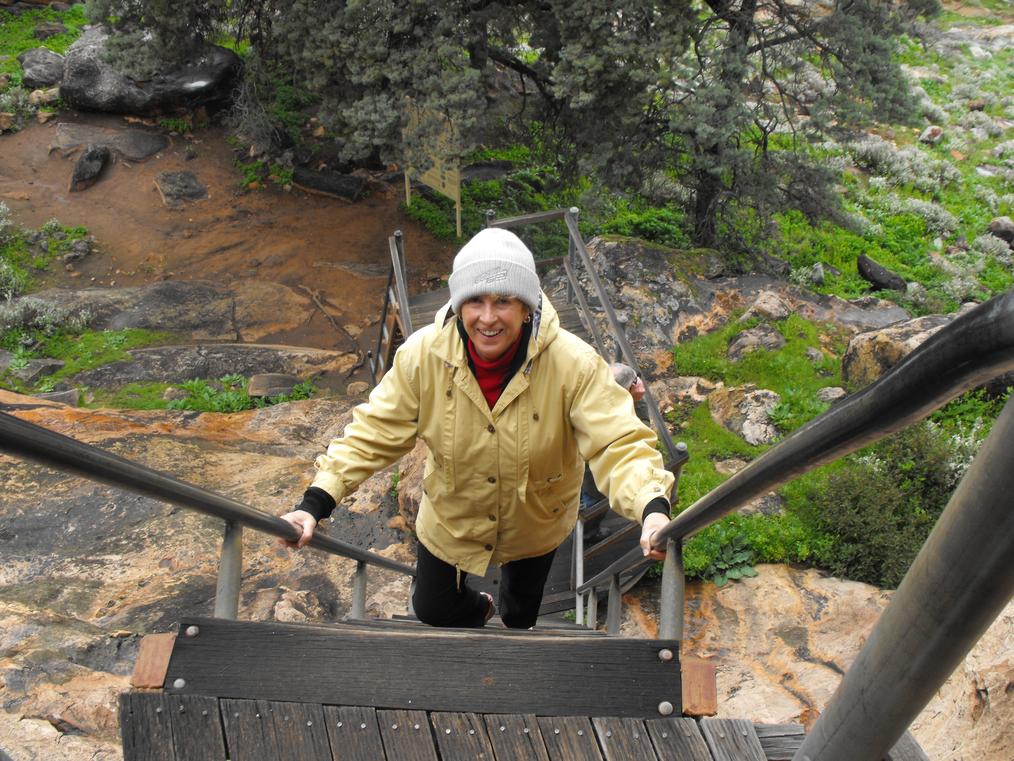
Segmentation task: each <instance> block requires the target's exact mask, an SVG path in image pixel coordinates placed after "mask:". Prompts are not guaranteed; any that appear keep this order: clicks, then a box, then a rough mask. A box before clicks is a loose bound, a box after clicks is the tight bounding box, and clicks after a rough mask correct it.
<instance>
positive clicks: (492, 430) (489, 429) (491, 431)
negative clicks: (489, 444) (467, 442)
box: [486, 423, 496, 433]
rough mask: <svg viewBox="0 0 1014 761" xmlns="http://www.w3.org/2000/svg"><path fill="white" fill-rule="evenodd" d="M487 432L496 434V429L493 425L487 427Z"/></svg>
mask: <svg viewBox="0 0 1014 761" xmlns="http://www.w3.org/2000/svg"><path fill="white" fill-rule="evenodd" d="M486 430H487V431H489V432H490V433H496V428H494V427H493V424H492V423H490V424H489V425H487V426H486Z"/></svg>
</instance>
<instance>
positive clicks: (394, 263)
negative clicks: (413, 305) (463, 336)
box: [366, 230, 414, 385]
mask: <svg viewBox="0 0 1014 761" xmlns="http://www.w3.org/2000/svg"><path fill="white" fill-rule="evenodd" d="M387 246H388V249H389V251H390V255H391V269H390V270H388V273H387V286H386V287H385V288H384V306H383V308H382V309H381V310H380V332H379V334H378V335H377V347H376V350H375V351H368V352H367V353H366V357H367V359H368V360H369V365H370V376H371V377H372V378H373V385H377V383H379V382H380V379H381V378H382V377H383V376H384V373H386V372H387V371H388V369H389V368H390V366H391V358H392V356H393V355H394V350H395V349H396V348H397V343H398V340H399V339H401V340H404V339H405V338H407V337H408V336H410V335H412V331H413V329H414V328H413V325H412V315H411V313H410V311H409V302H408V268H407V267H406V265H405V243H404V238H403V237H402V234H401V230H395V231H394V234H392V235H391V237H389V238H388V239H387Z"/></svg>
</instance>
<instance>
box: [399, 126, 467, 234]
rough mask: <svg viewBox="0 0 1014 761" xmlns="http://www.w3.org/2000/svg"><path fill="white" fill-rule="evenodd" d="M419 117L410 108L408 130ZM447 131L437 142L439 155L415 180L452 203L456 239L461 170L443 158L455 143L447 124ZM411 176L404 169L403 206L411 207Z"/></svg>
mask: <svg viewBox="0 0 1014 761" xmlns="http://www.w3.org/2000/svg"><path fill="white" fill-rule="evenodd" d="M420 118H421V116H420V111H419V109H416V108H414V107H413V108H411V110H410V116H409V128H410V129H411V128H413V127H415V125H417V124H418V123H419V120H420ZM447 127H448V129H447V131H446V132H445V133H444V134H443V135H441V137H440V139H439V140H438V141H437V142H438V153H439V155H431V156H429V157H428V158H429V160H430V168H429V169H427V170H426V171H425V172H422V173H421V174H419V175H418V176H417V177H416V180H417V181H419V182H421V183H422V184H423V185H426V186H427V187H430V188H433V189H434V190H436V191H437V192H438V193H443V194H444V195H445V196H447V197H448V198H450V199H451V200H452V201H454V217H455V225H456V229H457V232H458V237H459V238H460V237H461V170H460V169H459V167H458V164H457V161H456V160H453V159H448V158H443V157H448V156H451V155H452V154H453V151H452V149H451V146H452V144H453V143H455V142H456V140H455V137H456V135H455V133H454V125H452V124H450V123H449V122H448V124H447ZM412 174H413V170H412V168H411V167H406V169H405V205H406V206H411V205H412Z"/></svg>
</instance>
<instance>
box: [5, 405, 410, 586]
mask: <svg viewBox="0 0 1014 761" xmlns="http://www.w3.org/2000/svg"><path fill="white" fill-rule="evenodd" d="M0 452H5V453H6V454H10V455H13V456H15V457H20V458H22V459H26V460H32V461H34V462H37V463H40V464H42V465H45V466H48V467H52V468H55V469H57V470H61V471H65V472H68V473H73V474H75V475H78V476H81V477H82V478H85V479H87V480H89V481H97V482H99V483H104V484H108V485H110V486H115V487H117V488H120V489H125V490H126V491H130V492H133V493H135V494H140V495H141V496H144V497H151V498H152V499H156V500H159V501H161V502H168V503H170V504H174V505H178V506H180V507H185V508H187V509H188V510H196V511H198V512H201V513H205V514H206V515H213V516H215V517H216V518H222V519H223V520H232V521H236V522H238V523H242V524H243V525H244V526H249V527H250V528H253V529H256V530H257V531H262V532H264V533H266V534H271V535H273V536H279V537H281V538H283V539H287V540H289V541H296V540H297V539H299V535H300V534H299V530H298V529H296V528H295V527H293V526H292V524H290V523H289V522H287V521H283V520H282V519H281V518H278V517H276V516H273V515H269V514H268V513H265V512H262V511H260V510H256V509H254V508H252V507H250V506H248V505H244V504H243V503H241V502H237V501H236V500H234V499H230V498H229V497H226V496H223V495H221V494H217V493H216V492H213V491H209V490H208V489H204V488H202V487H200V486H195V485H194V484H191V483H187V482H186V481H182V480H180V479H178V478H175V477H174V476H170V475H166V474H165V473H160V472H159V471H157V470H154V469H153V468H149V467H147V466H146V465H141V464H140V463H136V462H133V461H131V460H128V459H126V458H124V457H120V456H119V455H116V454H113V453H112V452H107V451H105V450H104V449H99V448H98V447H95V446H92V445H90V444H85V443H84V442H81V441H77V440H76V439H73V438H71V437H70V436H64V435H63V434H62V433H57V432H56V431H51V430H49V429H48V428H43V427H42V426H40V425H36V424H35V423H31V422H29V421H27V420H21V419H20V418H16V417H14V416H13V415H9V414H7V413H6V412H0ZM307 546H308V547H313V548H314V549H318V550H322V551H323V552H327V553H329V554H332V555H340V556H342V557H347V558H351V559H353V560H364V561H365V562H367V563H369V564H370V565H376V566H380V567H381V568H386V569H388V570H390V571H396V572H398V573H403V574H406V575H407V576H415V569H414V568H412V567H411V566H408V565H405V564H404V563H399V562H398V561H396V560H391V559H390V558H385V557H384V556H382V555H377V554H376V553H372V552H369V551H368V550H364V549H362V548H361V547H356V546H355V545H352V544H347V543H345V542H341V541H338V540H337V539H332V538H331V537H329V536H327V535H326V534H325V533H324V532H323V531H317V532H316V533H315V534H314V535H313V538H312V539H311V540H310V542H309V543H308V544H307Z"/></svg>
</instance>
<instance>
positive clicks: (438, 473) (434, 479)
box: [422, 469, 447, 502]
mask: <svg viewBox="0 0 1014 761" xmlns="http://www.w3.org/2000/svg"><path fill="white" fill-rule="evenodd" d="M445 483H446V481H445V478H444V472H443V471H442V470H440V469H434V470H432V471H430V472H429V473H427V474H426V475H424V476H423V480H422V490H423V494H425V495H426V496H427V497H428V498H429V499H430V501H431V502H432V501H433V500H435V499H439V498H440V497H442V496H443V495H444V494H445V493H446V491H447V489H446V486H445Z"/></svg>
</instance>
